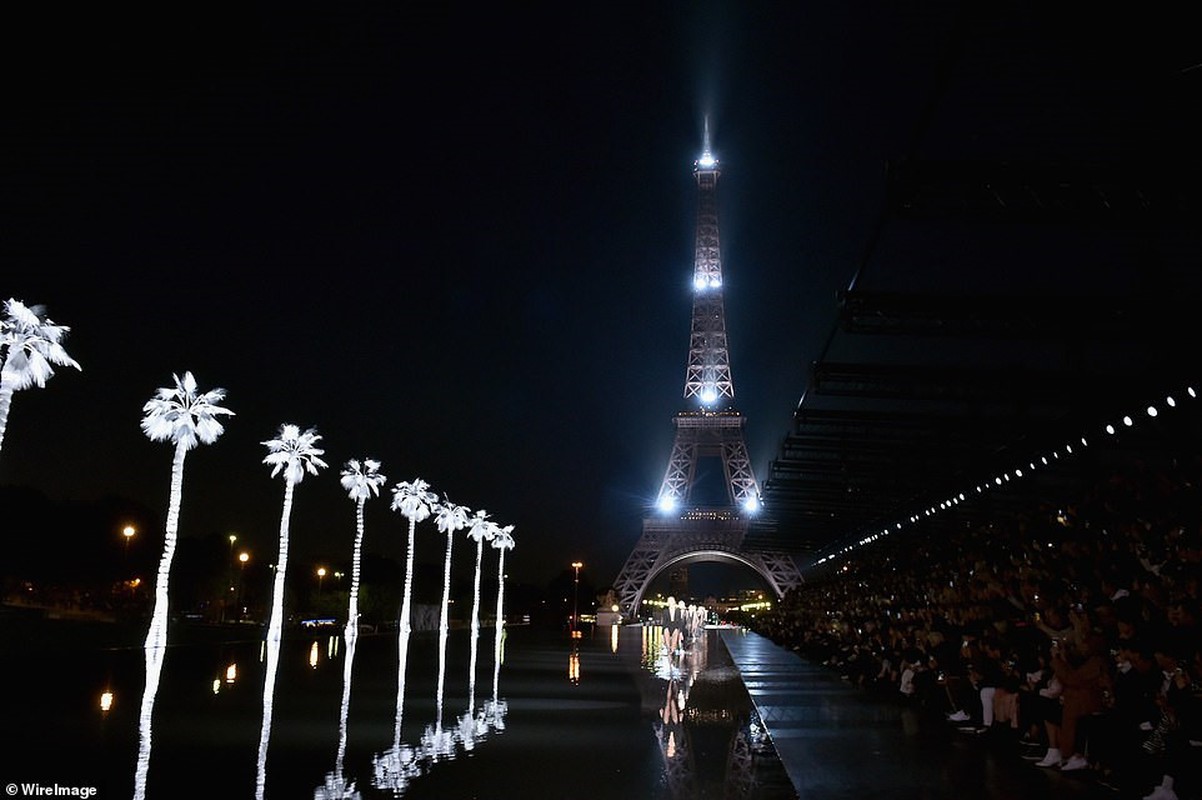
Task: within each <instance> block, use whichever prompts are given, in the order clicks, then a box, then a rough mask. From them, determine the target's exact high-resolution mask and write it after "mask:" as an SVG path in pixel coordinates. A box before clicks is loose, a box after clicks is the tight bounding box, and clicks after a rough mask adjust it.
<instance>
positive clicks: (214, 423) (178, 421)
mask: <svg viewBox="0 0 1202 800" xmlns="http://www.w3.org/2000/svg"><path fill="white" fill-rule="evenodd" d="M172 377H174V378H175V386H165V387H163V388H161V389H159V390H158V391H157V392H156V393H155V395H154V397H152V398H151V399H150V400H148V401H146V404H145V405H143V406H142V411H143V413H144V415H145V416H143V417H142V432H143V433H145V434H146V436H147V437H149V438H150V440H151V441H152V442H163V441H170V442H171V443H172V444H174V445H175V457H174V458H173V459H172V462H171V495H170V499H169V501H168V504H167V524H166V527H165V528H164V536H163V554H162V556H160V558H159V571H158V575H157V577H156V578H155V583H154V611H153V612H152V614H151V617H150V628H149V630H148V631H147V633H146V646H145V650H146V688H145V689H144V691H143V694H142V712H141V718H140V725H141V732H140V739H141V742H140V745H139V748H138V766H137V769H136V771H135V777H134V797H137V798H141V797H145V794H146V773H147V770H148V769H149V766H150V740H151V728H150V724H151V717H152V716H153V713H154V698H155V695H156V693H157V691H158V684H159V675H160V673H161V672H162V667H163V655H164V648H165V646H166V644H167V618H168V601H167V597H168V592H167V588H168V581H169V579H170V577H171V561H172V559H173V558H174V557H175V545H176V542H177V540H178V538H179V509H180V502H181V500H182V498H183V491H184V456H186V455H187V453H188V451H189V450H191V449H192V448H194V447H196V446H197V445H198V444H212V443H213V442H215V441H217V438H218V437H219V436H221V434H222V432H223V431H224V430H225V428H224V427H223V426H222V424H221V421H220V420H219V419H218V417H221V416H233V414H234V412H233V411H230V410H229V409H228V408H223V407H222V406H220V405H219V403H220V402H221V401H222V400H223V399H225V390H224V389H212V390H210V391H208V392H199V391H197V388H196V378H194V377H193V376H192V373H191V372H185V373H184V376H183V377H182V378H181V377H180V376H179V375H174V376H172Z"/></svg>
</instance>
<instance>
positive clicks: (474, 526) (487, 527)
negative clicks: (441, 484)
mask: <svg viewBox="0 0 1202 800" xmlns="http://www.w3.org/2000/svg"><path fill="white" fill-rule="evenodd" d="M498 530H500V528H499V527H498V526H497V524H496V523H495V522H493V521H492V520H490V519H489V518H488V512H487V511H483V510H481V511H477V512H476V513H475V515H474V516H473V517H472V518H471V519H470V520H469V521H468V529H467V535H468V538H469V539H472V540H474V541H475V542H476V576H475V580H474V581H473V582H472V628H471V631H472V639H471V657H470V658H469V664H470V666H469V667H468V678H467V713H468V715H469V716H471V715H472V714H473V713H474V711H475V705H476V652H477V641H478V639H479V638H480V565H481V562H482V561H483V560H484V542H485V540H487V541H490V542H491V541H492V538H493V536H495V535H496V531H498Z"/></svg>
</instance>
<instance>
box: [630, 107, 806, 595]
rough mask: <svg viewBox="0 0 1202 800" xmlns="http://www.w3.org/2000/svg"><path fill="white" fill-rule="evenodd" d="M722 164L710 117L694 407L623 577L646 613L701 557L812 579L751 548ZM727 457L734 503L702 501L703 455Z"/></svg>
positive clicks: (694, 340) (697, 278) (701, 165)
mask: <svg viewBox="0 0 1202 800" xmlns="http://www.w3.org/2000/svg"><path fill="white" fill-rule="evenodd" d="M718 175H719V169H718V161H717V159H715V158H714V155H713V153H712V152H711V150H710V136H709V122H708V120H707V121H706V125H705V138H704V140H703V146H702V151H701V157H700V158H698V159H697V160H696V161H695V162H694V163H693V176H694V177H695V178H696V179H697V188H698V205H697V237H696V247H695V257H694V262H693V321H692V328H691V333H690V335H689V357H688V364H687V366H686V369H685V380H684V397H685V400H687V401H692V402H693V404H694V407H693V408H690V409H688V410H685V411H681V412H679V413H678V414H677V415H676V416H675V417H674V418H673V423H674V424H675V426H676V439H675V442H674V443H673V445H672V455H671V456H670V457H669V459H668V469H667V472H666V473H665V474H664V481H663V484H662V485H661V486H660V490H659V496H658V498H657V500H656V505H655V510H654V511H653V512H652V513H651V514H650V515H648V516H647V517H644V519H643V533H642V536H640V537H639V541H638V543H637V544H636V545H635V546H634V551H633V552H632V553H631V554H630V556H629V558H627V559H626V564H625V565H624V566H623V567H622V570H621V572H619V573H618V578H617V580H616V581H614V592H615V593H616V595H617V598H618V602H619V604H620V607H621V610H622V613H623V615H624V616H625V617H626V618H628V619H630V618H635V617H637V615H638V611H639V607H640V606H641V605H642V602H643V595H644V593H646V591H647V588H648V587H649V586H650V585H651V582H652V581H654V580H655V579H656V578H657V577H658V576H659V575H660V574H662V573H664V572H665V571H668V570H672V569H676V568H683V567H687V566H688V565H689V564H694V563H698V562H706V561H710V562H720V563H727V564H739V565H742V566H745V567H749V568H750V569H752V570H754V571H755V572H756V573H757V574H758V575H759V576H760V577H761V578H762V579H763V580H764V581H765V582H766V583H767V584H768V585H769V587H771V589H772V591H773V592H774V593H775V594H776V596H777V598H780V597H781V596H782V595H783V594H784V593H785V592H786V591H788V590H789V589H791V588H793V587H794V586H797V585H798V584H800V583H801V582H802V578H801V573H800V572H799V571H798V569H797V565H796V564H795V563H794V561H793V558H792V557H791V556H790V555H789V554H787V553H783V552H764V551H758V550H757V551H751V550H749V549H747V548H746V547H744V539H745V538H746V535H747V532H748V529H749V528H750V527H751V526H752V525H753V524H756V522H757V520H758V519H760V518H761V517H762V514H763V509H762V508H761V503H760V490H759V485H758V483H757V482H756V479H755V473H754V471H753V470H752V468H751V459H750V458H749V457H748V455H747V443H746V441H745V440H744V436H743V428H744V423H745V421H746V420H745V418H744V417H743V415H742V414H741V413H740V412H739V411H737V410H735V409H734V408H733V407H732V406H731V403H732V402H733V401H734V397H735V386H734V381H733V380H732V379H731V373H730V353H729V350H728V349H727V345H726V314H725V311H724V308H725V306H724V303H723V291H722V255H721V251H720V248H719V245H718V207H717V185H718ZM703 458H704V459H713V458H718V459H721V462H722V474H723V477H724V479H725V481H724V483H725V489H726V498H725V501H721V502H715V501H714V500H713V499H712V498H705V499H703V502H706V503H708V504H698V503H696V502H694V489H695V488H696V486H697V481H698V478H699V477H700V474H699V470H698V463H699V461H700V460H701V459H703Z"/></svg>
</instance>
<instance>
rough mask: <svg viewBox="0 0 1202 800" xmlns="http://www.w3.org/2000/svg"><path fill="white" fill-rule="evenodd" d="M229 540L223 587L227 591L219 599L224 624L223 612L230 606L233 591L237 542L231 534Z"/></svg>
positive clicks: (236, 537) (235, 535)
mask: <svg viewBox="0 0 1202 800" xmlns="http://www.w3.org/2000/svg"><path fill="white" fill-rule="evenodd" d="M229 540H230V560H229V563H228V564H226V571H225V572H226V577H225V586H226V590H227V591H225V592H223V593H222V598H221V621H222V622H225V617H226V613H225V612H226V609H228V608H229V605H230V594H232V593H233V591H234V542H236V541H238V534H236V533H231V534H230V535H229Z"/></svg>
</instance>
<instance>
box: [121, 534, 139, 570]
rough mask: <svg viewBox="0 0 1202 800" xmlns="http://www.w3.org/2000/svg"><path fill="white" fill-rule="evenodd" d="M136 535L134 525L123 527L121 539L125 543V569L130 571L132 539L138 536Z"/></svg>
mask: <svg viewBox="0 0 1202 800" xmlns="http://www.w3.org/2000/svg"><path fill="white" fill-rule="evenodd" d="M136 533H137V530H136V529H135V527H133V526H132V525H126V526H125V527H123V529H121V538H123V539H124V541H125V555H124V560H125V568H126V569H129V566H130V539H132V538H133V536H135V535H136Z"/></svg>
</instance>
